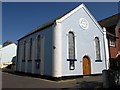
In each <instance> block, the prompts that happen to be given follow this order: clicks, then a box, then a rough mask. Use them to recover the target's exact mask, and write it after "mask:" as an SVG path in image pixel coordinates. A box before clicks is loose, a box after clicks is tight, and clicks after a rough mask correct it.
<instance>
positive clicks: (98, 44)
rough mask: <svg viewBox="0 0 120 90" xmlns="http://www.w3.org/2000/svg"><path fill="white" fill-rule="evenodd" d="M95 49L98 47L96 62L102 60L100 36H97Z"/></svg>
mask: <svg viewBox="0 0 120 90" xmlns="http://www.w3.org/2000/svg"><path fill="white" fill-rule="evenodd" d="M95 49H96V62H97V61H101V55H100V41H99V38H98V37H95Z"/></svg>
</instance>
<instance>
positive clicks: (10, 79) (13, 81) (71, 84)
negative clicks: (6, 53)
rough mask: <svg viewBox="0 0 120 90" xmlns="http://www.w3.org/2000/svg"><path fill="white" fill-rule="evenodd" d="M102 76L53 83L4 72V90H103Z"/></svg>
mask: <svg viewBox="0 0 120 90" xmlns="http://www.w3.org/2000/svg"><path fill="white" fill-rule="evenodd" d="M101 87H102V75H99V76H85V77H83V78H77V79H69V80H61V81H51V80H46V79H41V78H37V77H30V76H26V75H16V74H12V73H7V72H2V88H3V89H4V88H62V89H71V88H101Z"/></svg>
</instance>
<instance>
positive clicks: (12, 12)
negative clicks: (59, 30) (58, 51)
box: [2, 2, 118, 42]
mask: <svg viewBox="0 0 120 90" xmlns="http://www.w3.org/2000/svg"><path fill="white" fill-rule="evenodd" d="M80 4H81V2H74V3H72V2H44V3H43V2H32V3H30V2H26V3H25V2H16V3H15V2H8V3H7V2H3V3H2V42H5V41H6V40H11V41H13V42H17V40H18V39H20V38H21V37H23V36H24V35H26V34H27V33H29V32H31V31H32V30H33V29H35V28H36V27H38V26H39V25H42V24H44V23H45V22H48V21H51V20H53V19H54V18H56V17H58V16H61V15H63V14H65V13H66V12H68V11H70V10H72V9H74V8H75V7H77V6H78V5H80ZM84 4H85V5H86V7H87V8H88V10H89V11H90V12H91V14H92V15H93V16H94V17H95V19H96V20H97V21H99V20H101V19H104V18H106V17H109V16H112V15H114V14H116V13H118V2H106V3H105V2H85V3H84Z"/></svg>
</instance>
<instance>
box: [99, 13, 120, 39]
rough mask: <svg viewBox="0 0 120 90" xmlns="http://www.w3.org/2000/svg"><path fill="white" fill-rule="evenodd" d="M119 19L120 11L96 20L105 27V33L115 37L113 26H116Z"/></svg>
mask: <svg viewBox="0 0 120 90" xmlns="http://www.w3.org/2000/svg"><path fill="white" fill-rule="evenodd" d="M119 20H120V13H117V14H115V15H112V16H110V17H107V18H105V19H103V20H100V21H98V23H99V24H100V25H101V27H106V30H107V35H109V36H112V37H115V38H116V35H115V27H116V26H117V24H118V22H119Z"/></svg>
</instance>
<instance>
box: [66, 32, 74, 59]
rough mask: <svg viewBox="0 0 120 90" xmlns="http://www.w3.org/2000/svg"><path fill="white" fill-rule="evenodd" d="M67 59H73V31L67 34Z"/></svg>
mask: <svg viewBox="0 0 120 90" xmlns="http://www.w3.org/2000/svg"><path fill="white" fill-rule="evenodd" d="M68 47H69V59H75V38H74V33H73V32H69V34H68Z"/></svg>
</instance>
